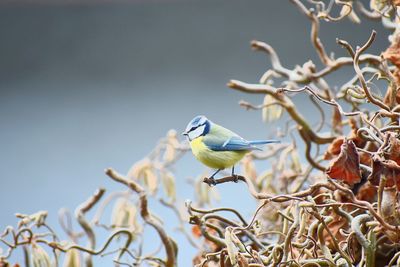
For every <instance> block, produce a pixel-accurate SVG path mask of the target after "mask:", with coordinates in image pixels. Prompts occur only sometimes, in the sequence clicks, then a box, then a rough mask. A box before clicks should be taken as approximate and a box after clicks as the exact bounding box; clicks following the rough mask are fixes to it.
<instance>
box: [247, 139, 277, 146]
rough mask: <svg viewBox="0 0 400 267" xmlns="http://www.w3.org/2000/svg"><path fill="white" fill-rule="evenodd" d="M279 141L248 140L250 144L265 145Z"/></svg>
mask: <svg viewBox="0 0 400 267" xmlns="http://www.w3.org/2000/svg"><path fill="white" fill-rule="evenodd" d="M280 142H281V141H279V140H254V141H249V143H250V144H251V145H266V144H274V143H280Z"/></svg>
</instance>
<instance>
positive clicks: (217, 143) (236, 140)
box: [203, 136, 279, 151]
mask: <svg viewBox="0 0 400 267" xmlns="http://www.w3.org/2000/svg"><path fill="white" fill-rule="evenodd" d="M203 142H204V144H205V145H206V146H207V147H208V148H210V149H211V150H214V151H243V150H262V149H260V148H258V147H256V146H255V145H262V144H269V143H279V141H276V140H258V141H247V140H245V139H243V138H241V137H239V136H232V137H230V138H228V139H227V140H226V141H225V142H221V140H220V139H219V140H212V139H206V138H205V139H204V141H203Z"/></svg>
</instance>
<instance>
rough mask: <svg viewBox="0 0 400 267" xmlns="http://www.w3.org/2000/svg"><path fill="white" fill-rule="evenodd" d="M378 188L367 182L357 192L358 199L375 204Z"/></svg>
mask: <svg viewBox="0 0 400 267" xmlns="http://www.w3.org/2000/svg"><path fill="white" fill-rule="evenodd" d="M376 193H377V188H376V186H373V185H372V184H371V183H369V182H366V183H365V184H363V185H362V186H361V187H360V189H358V192H357V199H360V200H365V201H368V202H374V201H375V199H376Z"/></svg>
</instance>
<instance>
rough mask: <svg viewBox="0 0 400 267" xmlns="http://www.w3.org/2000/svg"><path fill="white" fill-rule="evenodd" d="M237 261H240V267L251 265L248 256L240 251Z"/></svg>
mask: <svg viewBox="0 0 400 267" xmlns="http://www.w3.org/2000/svg"><path fill="white" fill-rule="evenodd" d="M237 261H238V263H239V267H249V264H248V263H247V260H246V258H245V257H244V256H243V255H242V254H240V253H238V254H237Z"/></svg>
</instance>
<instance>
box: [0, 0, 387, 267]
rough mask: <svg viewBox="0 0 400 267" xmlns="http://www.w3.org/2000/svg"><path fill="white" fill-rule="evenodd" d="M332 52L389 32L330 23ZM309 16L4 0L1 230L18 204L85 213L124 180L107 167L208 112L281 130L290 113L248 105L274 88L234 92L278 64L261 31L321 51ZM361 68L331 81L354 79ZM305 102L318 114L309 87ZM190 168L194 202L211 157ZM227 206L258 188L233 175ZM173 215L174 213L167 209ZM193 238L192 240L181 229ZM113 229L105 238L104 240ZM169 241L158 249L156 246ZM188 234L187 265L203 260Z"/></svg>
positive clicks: (207, 6) (278, 43) (295, 47)
mask: <svg viewBox="0 0 400 267" xmlns="http://www.w3.org/2000/svg"><path fill="white" fill-rule="evenodd" d="M321 27H322V30H323V31H322V33H321V38H322V40H323V42H324V44H325V45H326V47H327V50H328V51H335V53H336V54H337V55H346V53H345V51H344V50H343V49H341V48H339V47H338V46H337V45H336V44H335V39H336V37H340V38H343V39H346V40H348V41H349V42H350V43H351V44H353V45H356V44H362V43H363V42H364V41H365V40H367V38H368V36H369V34H370V32H371V29H373V28H375V29H377V30H378V36H377V40H376V42H375V43H374V44H373V46H372V48H371V51H377V50H379V49H382V47H386V46H387V44H388V42H387V39H386V34H384V31H383V30H382V28H381V27H380V24H378V23H370V22H368V23H367V24H364V25H363V26H362V27H360V26H359V25H355V24H351V23H349V22H348V21H345V22H340V23H333V24H331V25H327V24H325V23H323V25H322V26H321ZM309 29H310V24H309V21H308V19H307V18H305V17H304V16H302V15H301V14H300V12H299V11H298V10H297V9H296V8H295V7H294V6H292V5H291V4H290V3H289V1H287V0H271V1H266V0H263V1H262V0H257V1H256V0H251V1H250V0H202V1H200V0H189V1H173V0H168V1H154V0H153V1H127V0H126V1H117V2H112V1H99V2H97V1H94V0H92V1H89V0H87V1H83V2H79V1H66V2H63V1H61V0H58V1H54V2H53V1H39V2H35V1H22V0H18V1H4V0H3V1H2V2H0V38H1V42H0V170H1V175H0V183H1V185H2V186H1V187H0V203H1V204H0V205H1V206H0V207H1V213H0V229H4V228H5V226H7V225H9V224H12V225H15V223H16V219H15V218H14V213H15V212H21V213H33V212H36V211H37V210H48V211H49V213H50V215H49V222H50V223H51V224H52V225H54V226H55V228H56V229H59V228H57V226H56V225H58V223H57V211H58V209H59V208H61V207H67V208H69V209H71V210H74V209H75V207H76V206H77V205H79V204H80V203H81V202H82V201H84V200H86V199H87V198H88V197H89V196H90V195H91V194H92V193H93V192H94V191H95V189H96V188H98V187H99V186H102V187H105V188H106V189H107V190H108V192H112V191H115V190H120V189H122V188H123V187H122V186H121V185H119V184H115V183H113V182H111V181H110V180H109V179H107V177H106V176H105V175H104V173H103V170H104V168H106V167H113V168H115V169H116V170H118V171H120V172H122V173H126V171H127V170H128V169H129V168H130V166H131V165H132V163H134V162H135V161H137V160H139V159H141V158H142V157H143V156H145V155H146V154H147V153H148V152H149V151H150V150H151V149H152V148H153V146H154V145H155V144H156V142H157V141H158V140H159V138H161V137H163V136H164V135H165V133H166V132H167V131H168V130H169V129H171V128H173V129H177V130H178V132H181V131H182V130H183V129H184V128H185V126H186V124H187V122H188V121H189V120H190V119H191V118H192V117H193V116H195V115H197V114H204V115H207V116H208V117H209V118H210V119H212V120H214V121H215V122H218V123H220V124H223V125H224V126H226V127H228V128H230V129H232V130H234V131H236V132H237V133H239V134H241V135H242V136H244V137H246V138H248V139H252V138H253V139H261V138H265V137H269V136H270V135H271V133H273V132H274V130H275V129H276V127H277V126H278V125H282V123H283V122H284V121H283V120H282V121H281V122H280V123H276V124H273V125H265V124H263V123H262V122H261V115H260V114H259V113H258V112H248V111H245V110H243V109H242V108H240V107H239V106H238V104H237V103H238V101H239V100H241V99H245V100H248V101H252V102H253V103H255V104H258V103H260V102H261V101H262V97H261V96H248V95H244V94H242V93H239V92H235V91H232V90H230V89H228V88H227V87H226V86H225V84H226V82H227V81H229V79H232V78H235V79H240V80H243V81H248V82H256V81H257V80H258V78H259V77H260V75H261V74H262V73H263V72H264V71H265V70H266V69H268V67H269V66H270V64H269V60H268V58H267V57H266V56H265V55H264V54H262V53H255V52H252V51H251V49H250V47H249V42H250V40H252V39H259V40H262V41H266V42H268V43H269V44H271V45H272V46H273V47H275V48H276V50H277V52H278V53H279V55H280V56H281V61H282V63H283V64H284V65H285V66H287V67H289V68H292V67H293V66H294V65H296V64H303V63H304V62H305V61H307V60H309V59H313V60H314V61H315V62H316V63H318V64H319V61H318V60H317V58H316V56H315V52H314V50H313V49H312V46H311V45H310V42H309ZM353 73H354V72H353V70H352V69H350V68H349V69H348V71H344V72H341V73H339V74H338V75H336V76H333V77H331V78H330V79H329V81H330V82H331V83H332V84H338V85H340V83H338V81H339V79H341V78H343V77H346V78H348V77H350V76H351V75H353ZM295 100H296V101H297V102H298V103H302V105H301V106H302V111H303V113H304V114H305V115H306V116H308V117H310V118H313V117H315V116H316V115H315V114H317V113H316V111H315V109H314V108H313V106H312V105H311V104H309V103H310V102H308V101H309V100H308V98H306V97H302V96H296V97H295ZM178 166H180V167H179V169H178V172H177V179H178V183H179V187H178V194H179V196H180V199H179V201H180V203H183V201H184V200H185V199H187V198H193V193H192V192H191V191H190V190H189V191H188V190H185V189H184V188H185V178H187V177H189V176H191V177H195V176H197V175H199V174H201V173H202V172H203V171H204V168H203V167H202V166H201V165H200V164H199V163H198V162H196V161H195V160H194V159H193V158H192V157H191V156H188V157H185V158H184V160H183V163H182V164H181V165H178ZM220 194H221V197H222V203H221V204H218V205H227V206H232V203H235V205H237V202H234V200H235V199H236V198H237V195H238V194H241V195H243V201H241V203H240V205H239V206H238V208H239V210H242V211H243V212H244V213H245V215H250V214H251V212H252V211H253V210H254V207H255V205H256V204H255V203H254V202H253V201H252V200H251V199H250V197H248V196H247V192H246V191H245V187H244V186H241V185H239V184H233V185H226V186H224V187H223V188H221V190H220ZM156 212H157V213H160V214H161V215H165V216H170V217H172V216H173V215H172V213H170V211H165V210H158V208H156ZM175 236H176V238H177V240H178V242H180V244H184V243H182V242H184V238H182V237H181V236H180V235H179V234H176V235H175ZM102 241H103V239H102V238H99V240H98V243H99V244H102V243H103V242H102ZM157 244H158V243H155V244H154V246H153V247H156V246H157ZM192 256H193V249H189V246H188V245H187V244H186V243H185V245H184V246H182V248H181V251H180V254H179V262H180V266H190V265H191V258H192Z"/></svg>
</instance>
